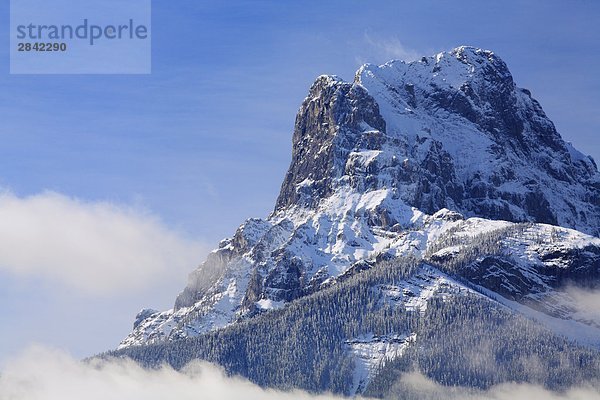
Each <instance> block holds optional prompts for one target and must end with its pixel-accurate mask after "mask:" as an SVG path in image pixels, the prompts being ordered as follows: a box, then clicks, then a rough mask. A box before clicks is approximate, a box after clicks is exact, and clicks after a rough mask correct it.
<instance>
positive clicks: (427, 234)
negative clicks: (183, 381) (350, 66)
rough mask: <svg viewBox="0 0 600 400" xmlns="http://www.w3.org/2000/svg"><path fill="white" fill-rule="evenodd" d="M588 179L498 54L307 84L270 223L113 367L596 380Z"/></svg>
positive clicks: (254, 377) (463, 54) (350, 378)
mask: <svg viewBox="0 0 600 400" xmlns="http://www.w3.org/2000/svg"><path fill="white" fill-rule="evenodd" d="M599 236H600V173H599V172H598V170H597V166H596V164H595V163H594V160H593V159H592V158H591V157H588V156H586V155H584V154H582V153H581V152H579V151H578V150H576V149H575V148H573V146H571V144H569V143H566V142H565V141H564V140H563V139H562V138H561V136H560V135H559V134H558V132H557V131H556V129H555V127H554V124H553V123H552V121H550V120H549V119H548V117H547V116H546V115H545V113H544V111H543V110H542V107H541V106H540V104H539V103H538V102H537V101H536V100H535V99H534V98H533V97H532V95H531V93H530V92H529V91H528V90H527V89H522V88H519V87H517V86H516V85H515V83H514V81H513V77H512V75H511V73H510V72H509V70H508V68H507V66H506V64H505V63H504V62H503V61H502V60H501V59H500V58H499V57H498V56H497V55H496V54H494V53H493V52H491V51H487V50H482V49H477V48H473V47H466V46H462V47H458V48H456V49H454V50H451V51H449V52H443V53H439V54H437V55H435V56H431V57H423V58H421V59H420V60H418V61H414V62H410V63H408V62H403V61H391V62H388V63H386V64H384V65H380V66H375V65H370V64H366V65H363V66H362V67H361V68H360V69H359V70H358V71H357V73H356V75H355V77H354V80H353V81H352V82H346V81H343V80H342V79H340V78H338V77H336V76H320V77H318V78H317V79H316V81H315V82H314V84H313V85H312V87H311V88H310V90H309V93H308V96H307V97H306V99H305V100H304V102H303V103H302V106H301V107H300V110H299V111H298V115H297V117H296V123H295V129H294V134H293V138H292V161H291V164H290V167H289V170H288V172H287V174H286V176H285V178H284V181H283V184H282V186H281V191H280V194H279V197H278V198H277V201H276V203H275V207H274V211H273V212H272V213H271V215H269V216H268V217H267V218H266V219H254V218H253V219H249V220H247V221H246V222H244V223H243V224H242V225H241V226H240V227H239V229H238V230H237V231H236V232H235V234H234V235H233V236H232V237H231V238H228V239H225V240H223V241H222V242H221V243H220V244H219V247H218V248H217V249H216V250H214V251H213V252H212V253H210V255H209V256H208V258H207V259H206V261H204V262H203V263H202V264H201V265H200V266H199V267H198V268H197V269H196V270H195V271H193V272H192V273H191V274H190V277H189V282H188V285H187V286H186V287H185V288H184V289H183V291H182V292H181V293H180V294H179V295H178V296H177V298H176V300H175V303H174V308H173V309H171V310H167V311H155V310H150V309H146V310H142V311H141V312H140V313H139V314H138V315H137V317H136V319H135V323H134V327H133V331H132V332H131V333H130V334H129V336H127V337H126V338H125V339H124V340H123V341H122V343H121V344H120V346H119V348H118V349H117V350H115V351H112V352H108V353H107V355H111V356H119V357H130V358H132V359H134V360H136V361H138V362H139V363H141V364H142V365H144V366H150V367H154V366H158V365H160V364H162V363H169V364H171V365H172V366H174V367H175V368H182V367H183V366H185V365H186V364H187V363H188V362H189V361H191V360H194V359H198V358H199V359H204V360H208V361H211V362H214V363H217V364H219V365H221V366H222V367H223V368H224V369H225V370H226V371H227V372H228V373H230V374H236V375H241V376H244V377H246V378H248V379H250V380H251V381H253V382H255V383H257V384H259V385H261V386H263V387H272V388H278V389H294V388H299V389H304V390H308V391H310V392H314V393H320V392H332V393H335V394H339V395H346V396H353V395H364V396H372V397H393V398H398V397H400V398H409V397H407V396H409V393H408V392H407V390H408V389H407V388H406V387H405V385H403V384H402V382H403V381H402V379H401V377H402V376H403V374H404V373H408V372H418V373H421V374H423V375H425V376H426V377H428V378H429V379H431V380H433V381H435V382H437V383H439V384H442V385H447V386H466V387H470V388H477V389H487V388H489V387H491V386H493V385H496V384H499V383H504V382H527V383H532V384H536V385H541V386H544V387H546V388H549V389H552V390H565V389H568V388H571V387H577V386H579V385H583V384H586V385H588V384H591V385H594V384H598V382H599V381H600V317H599V314H598V312H597V306H596V309H593V308H590V307H585V304H584V303H585V302H582V301H581V298H582V296H592V295H594V293H598V290H600V239H599V238H598V237H599Z"/></svg>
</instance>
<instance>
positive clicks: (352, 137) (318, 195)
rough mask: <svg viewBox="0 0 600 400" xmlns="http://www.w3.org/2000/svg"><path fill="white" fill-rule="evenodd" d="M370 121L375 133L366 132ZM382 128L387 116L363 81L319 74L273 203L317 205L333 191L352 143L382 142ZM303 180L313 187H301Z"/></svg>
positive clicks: (373, 145)
mask: <svg viewBox="0 0 600 400" xmlns="http://www.w3.org/2000/svg"><path fill="white" fill-rule="evenodd" d="M367 126H368V127H371V128H372V131H373V132H372V133H373V134H371V135H369V133H365V127H367ZM380 132H385V121H384V120H383V118H382V117H381V115H380V114H379V107H378V106H377V103H375V100H373V98H372V97H371V96H369V94H368V93H367V91H366V90H365V89H364V88H363V87H361V86H359V85H354V84H351V83H347V82H343V81H341V80H339V79H338V78H336V77H330V76H321V77H319V78H318V79H317V80H316V82H315V83H314V84H313V85H312V87H311V88H310V91H309V94H308V97H307V98H306V99H305V100H304V102H303V103H302V106H301V107H300V111H299V112H298V115H297V117H296V124H295V128H294V135H293V138H292V162H291V164H290V168H289V170H288V173H287V174H286V176H285V179H284V182H283V185H282V187H281V192H280V194H279V197H278V198H277V202H276V205H275V208H276V209H278V210H279V209H283V208H285V207H288V206H292V205H300V206H303V207H314V206H315V205H316V202H318V200H319V199H323V198H325V197H327V196H329V195H330V194H331V193H332V192H333V190H334V189H335V185H336V183H335V180H337V179H339V178H341V177H342V176H343V175H344V174H345V171H344V165H345V162H346V160H347V159H348V157H349V154H350V152H351V151H352V150H353V149H354V148H357V147H358V148H367V149H372V150H377V149H378V148H379V146H380V140H378V138H381V135H380V134H378V133H380ZM374 172H375V171H374ZM302 182H306V183H307V185H305V186H306V187H309V188H310V189H309V190H304V191H303V190H302V189H300V190H298V185H300V184H302Z"/></svg>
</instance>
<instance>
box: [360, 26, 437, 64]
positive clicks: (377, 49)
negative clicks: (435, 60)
mask: <svg viewBox="0 0 600 400" xmlns="http://www.w3.org/2000/svg"><path fill="white" fill-rule="evenodd" d="M363 40H364V43H365V50H366V51H367V52H368V54H367V56H368V58H374V59H376V60H377V61H378V62H380V61H381V62H386V61H389V60H392V59H394V60H403V61H415V60H417V59H419V58H420V57H422V56H425V55H428V54H427V53H423V52H420V51H417V50H415V49H412V48H410V47H408V46H406V44H405V43H403V42H402V41H401V40H400V39H399V38H397V37H378V36H375V35H373V34H372V33H369V32H365V33H364V36H363ZM361 58H364V57H361ZM370 62H374V61H373V60H371V61H370Z"/></svg>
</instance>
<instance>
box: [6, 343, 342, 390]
mask: <svg viewBox="0 0 600 400" xmlns="http://www.w3.org/2000/svg"><path fill="white" fill-rule="evenodd" d="M0 399H10V400H80V399H86V400H106V399H110V400H138V399H139V400H141V399H143V400H165V399H173V400H188V399H189V400H192V399H193V400H198V399H202V400H217V399H219V400H239V399H244V400H278V399H281V400H293V399H299V400H303V399H314V400H333V399H335V397H333V396H311V395H308V394H306V393H303V392H299V391H295V392H290V393H285V392H278V391H273V390H263V389H261V388H260V387H258V386H256V385H253V384H252V383H250V382H248V381H246V380H243V379H239V378H228V377H226V376H225V375H224V374H223V373H222V371H221V370H220V369H218V368H216V367H214V366H212V365H210V364H207V363H202V362H195V363H192V364H190V365H188V366H187V367H186V368H185V370H184V371H182V372H177V371H174V370H173V369H172V368H169V367H164V368H161V369H157V370H147V369H143V368H141V367H139V366H138V365H136V364H134V363H133V362H132V361H126V360H113V361H94V362H90V363H82V362H78V361H76V360H74V359H73V358H71V357H70V356H68V355H66V354H65V353H62V352H59V351H53V350H48V349H44V348H41V347H36V348H32V349H30V350H29V351H27V352H26V353H24V354H23V355H22V356H20V357H19V358H18V359H16V360H14V361H13V362H11V363H9V365H8V366H7V367H6V369H5V370H4V371H2V372H1V375H0Z"/></svg>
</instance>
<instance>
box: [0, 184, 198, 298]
mask: <svg viewBox="0 0 600 400" xmlns="http://www.w3.org/2000/svg"><path fill="white" fill-rule="evenodd" d="M0 246H1V248H2V251H0V270H4V271H6V272H8V273H11V274H15V275H18V276H28V277H34V278H42V279H45V280H50V281H52V282H54V283H56V282H58V283H60V284H65V285H68V286H70V287H73V288H76V289H78V290H80V291H82V292H85V293H90V294H93V295H112V294H116V293H119V292H125V291H131V290H141V289H147V288H148V287H149V286H152V285H154V284H156V283H158V282H160V281H161V280H162V279H166V278H169V277H171V279H172V277H173V276H177V277H178V278H181V280H182V282H183V278H182V277H183V276H185V274H186V272H188V271H191V270H192V269H193V268H194V266H195V265H196V264H197V263H198V262H199V261H201V257H202V256H203V254H204V253H205V247H204V246H202V245H201V244H199V243H197V242H195V241H192V240H189V239H186V238H184V237H182V235H180V234H178V233H177V232H175V231H173V230H171V229H169V228H167V227H166V226H165V225H164V224H162V223H161V222H160V221H159V220H158V218H156V217H155V216H153V215H150V214H148V213H145V212H142V211H139V210H135V209H132V208H127V207H123V206H118V205H114V204H111V203H106V202H84V201H80V200H77V199H74V198H70V197H67V196H64V195H61V194H58V193H52V192H48V193H43V194H39V195H35V196H30V197H24V198H21V197H17V196H15V195H13V194H11V193H7V192H4V193H0Z"/></svg>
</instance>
